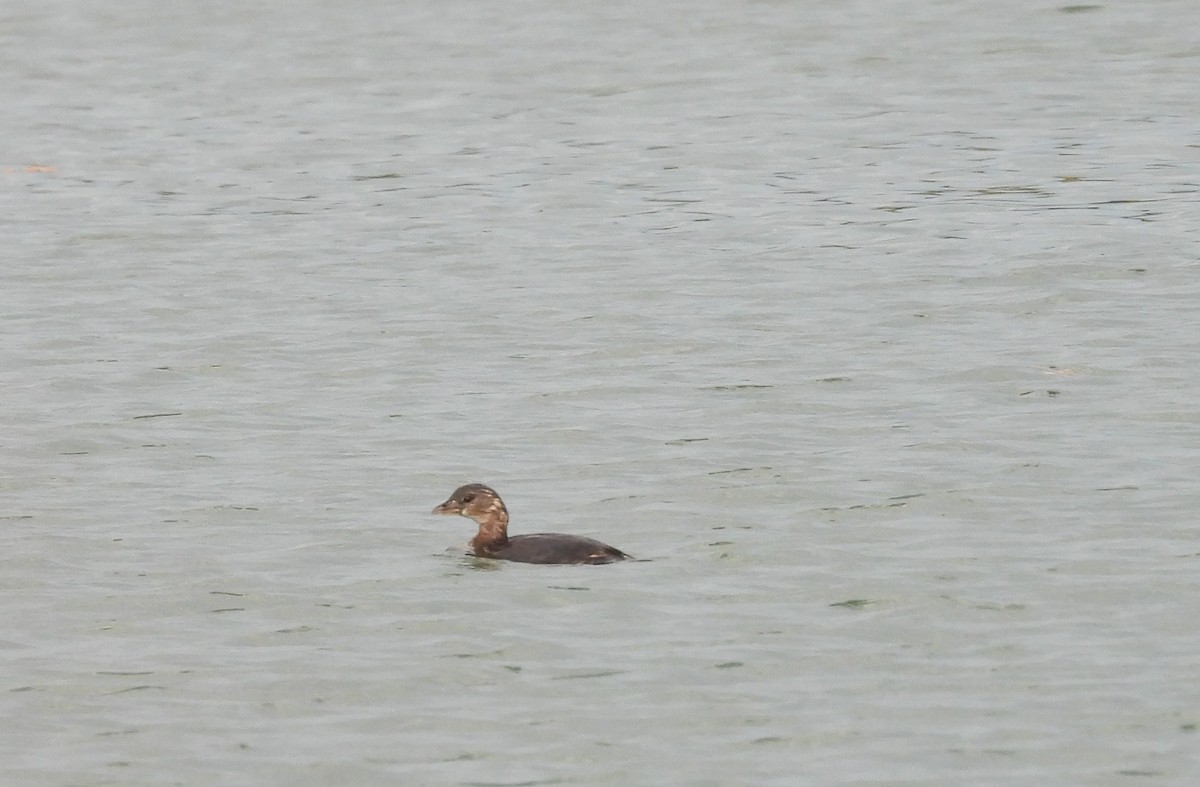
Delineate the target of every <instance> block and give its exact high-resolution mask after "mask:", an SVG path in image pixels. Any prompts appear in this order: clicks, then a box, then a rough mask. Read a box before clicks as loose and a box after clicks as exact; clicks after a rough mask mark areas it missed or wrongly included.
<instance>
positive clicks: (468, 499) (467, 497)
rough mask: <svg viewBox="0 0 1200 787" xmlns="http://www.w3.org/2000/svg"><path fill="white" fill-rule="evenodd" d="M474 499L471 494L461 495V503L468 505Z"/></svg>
mask: <svg viewBox="0 0 1200 787" xmlns="http://www.w3.org/2000/svg"><path fill="white" fill-rule="evenodd" d="M474 499H475V494H474V493H472V494H469V495H463V498H462V501H463V502H464V503H470V502H471V501H472V500H474Z"/></svg>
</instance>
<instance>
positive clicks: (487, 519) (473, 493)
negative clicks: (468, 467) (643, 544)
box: [433, 484, 629, 563]
mask: <svg viewBox="0 0 1200 787" xmlns="http://www.w3.org/2000/svg"><path fill="white" fill-rule="evenodd" d="M433 513H435V514H458V515H460V516H465V517H467V518H468V519H474V520H475V522H476V524H478V525H479V532H478V533H476V534H475V537H474V538H472V539H471V552H472V553H473V554H474V555H475V556H476V557H490V558H495V559H497V560H515V561H517V562H519V563H612V562H613V561H616V560H627V559H629V555H626V554H625V553H624V552H622V551H621V550H619V549H617V548H616V547H610V546H609V545H608V544H602V543H600V542H599V541H596V540H595V539H591V538H584V537H583V536H568V535H563V534H562V533H532V534H530V535H526V536H513V537H512V538H509V536H508V509H507V508H505V507H504V501H503V500H501V499H500V495H498V494H496V490H494V489H492V488H491V487H490V486H484V485H483V484H467V485H466V486H460V487H459V488H458V489H455V490H454V494H452V495H450V499H449V500H447V501H446V502H445V503H442V504H441V505H440V506H438V507H437V508H435V509H433Z"/></svg>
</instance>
